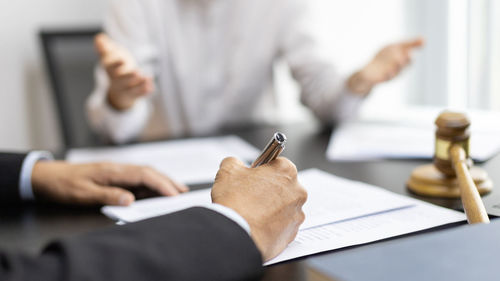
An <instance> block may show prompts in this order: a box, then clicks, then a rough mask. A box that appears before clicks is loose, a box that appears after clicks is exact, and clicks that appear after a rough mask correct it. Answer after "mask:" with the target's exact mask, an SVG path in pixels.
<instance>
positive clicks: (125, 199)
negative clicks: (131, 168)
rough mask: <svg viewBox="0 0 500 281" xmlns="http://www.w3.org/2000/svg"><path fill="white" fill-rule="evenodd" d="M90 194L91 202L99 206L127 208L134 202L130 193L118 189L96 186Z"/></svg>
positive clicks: (133, 197)
mask: <svg viewBox="0 0 500 281" xmlns="http://www.w3.org/2000/svg"><path fill="white" fill-rule="evenodd" d="M90 193H92V195H91V197H92V200H93V201H94V202H95V203H96V204H101V205H114V206H128V205H130V204H132V203H133V202H134V201H135V196H134V194H132V192H130V191H127V190H125V189H122V188H119V187H113V186H97V187H96V188H94V189H93V190H92V191H91V192H90Z"/></svg>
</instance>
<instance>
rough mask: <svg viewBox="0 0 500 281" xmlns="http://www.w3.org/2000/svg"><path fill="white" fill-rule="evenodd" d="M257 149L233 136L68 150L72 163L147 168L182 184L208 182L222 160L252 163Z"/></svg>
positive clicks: (257, 152)
mask: <svg viewBox="0 0 500 281" xmlns="http://www.w3.org/2000/svg"><path fill="white" fill-rule="evenodd" d="M259 152H260V151H259V150H258V149H256V148H255V147H253V146H251V145H250V144H248V143H247V142H245V141H244V140H242V139H241V138H239V137H237V136H226V137H212V138H198V139H188V140H173V141H165V142H156V143H145V144H134V145H128V146H124V147H110V148H86V149H72V150H70V151H69V152H68V155H67V157H66V160H68V161H70V162H75V163H88V162H97V161H113V162H119V163H128V164H136V165H147V166H151V167H154V168H156V169H157V170H159V171H160V172H163V173H164V174H166V175H168V176H170V177H171V178H173V179H175V180H176V181H178V182H182V183H185V184H200V183H210V182H212V181H213V180H214V178H215V174H216V173H217V169H218V168H219V164H220V162H221V161H222V159H224V158H225V157H228V156H234V157H237V158H240V159H241V160H242V161H253V160H254V159H255V158H256V157H257V156H258V155H259Z"/></svg>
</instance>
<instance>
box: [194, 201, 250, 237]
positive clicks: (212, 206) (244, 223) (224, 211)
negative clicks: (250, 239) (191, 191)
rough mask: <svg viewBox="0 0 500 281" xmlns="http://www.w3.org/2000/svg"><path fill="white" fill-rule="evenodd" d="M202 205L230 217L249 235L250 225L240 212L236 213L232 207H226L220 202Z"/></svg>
mask: <svg viewBox="0 0 500 281" xmlns="http://www.w3.org/2000/svg"><path fill="white" fill-rule="evenodd" d="M203 207H205V208H207V209H210V210H213V211H216V212H218V213H219V214H221V215H224V216H226V217H227V218H229V219H231V220H232V221H234V222H235V223H237V224H238V225H239V226H241V228H243V229H244V230H245V231H246V232H247V233H248V235H250V225H249V224H248V222H247V221H246V220H245V219H244V218H243V217H242V216H241V215H240V214H238V213H237V212H236V211H234V210H233V209H231V208H228V207H226V206H222V205H220V204H215V203H212V204H206V205H203Z"/></svg>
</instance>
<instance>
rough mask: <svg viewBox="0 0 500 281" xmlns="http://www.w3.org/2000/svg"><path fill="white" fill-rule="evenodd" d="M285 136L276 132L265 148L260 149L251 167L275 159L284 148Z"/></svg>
mask: <svg viewBox="0 0 500 281" xmlns="http://www.w3.org/2000/svg"><path fill="white" fill-rule="evenodd" d="M285 144H286V136H285V135H284V134H282V133H280V132H276V133H275V134H274V135H273V137H272V138H271V140H270V141H269V143H268V144H267V145H266V148H264V150H263V151H262V153H261V154H260V156H259V157H257V159H255V161H253V163H252V166H251V167H252V168H255V167H259V166H260V165H263V164H266V163H269V162H271V161H273V160H274V159H276V158H277V157H278V156H279V155H280V153H281V152H282V151H283V150H284V149H285Z"/></svg>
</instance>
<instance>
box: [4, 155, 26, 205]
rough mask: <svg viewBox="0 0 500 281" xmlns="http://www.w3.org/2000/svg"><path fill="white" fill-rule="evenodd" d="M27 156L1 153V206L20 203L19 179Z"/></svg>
mask: <svg viewBox="0 0 500 281" xmlns="http://www.w3.org/2000/svg"><path fill="white" fill-rule="evenodd" d="M25 157H26V154H16V153H0V205H4V204H12V203H16V204H17V203H19V201H20V195H19V177H20V174H21V167H22V165H23V161H24V158H25Z"/></svg>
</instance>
